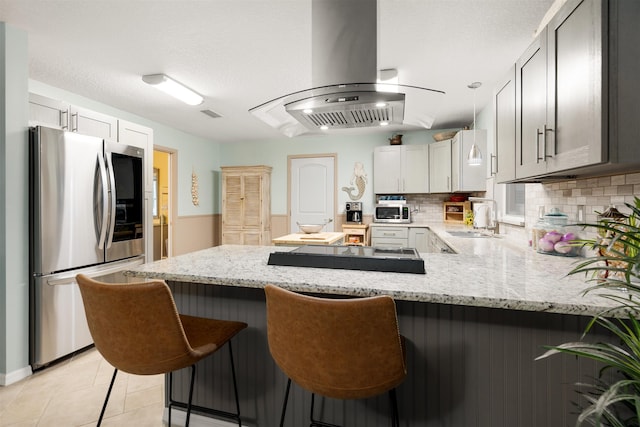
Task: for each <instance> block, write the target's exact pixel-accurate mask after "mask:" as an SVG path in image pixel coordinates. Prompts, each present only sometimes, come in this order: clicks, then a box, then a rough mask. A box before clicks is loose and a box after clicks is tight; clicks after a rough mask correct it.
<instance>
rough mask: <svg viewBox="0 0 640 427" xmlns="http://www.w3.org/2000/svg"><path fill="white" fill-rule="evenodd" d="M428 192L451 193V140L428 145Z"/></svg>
mask: <svg viewBox="0 0 640 427" xmlns="http://www.w3.org/2000/svg"><path fill="white" fill-rule="evenodd" d="M429 192H430V193H450V192H451V140H450V139H445V140H444V141H438V142H432V143H431V144H429Z"/></svg>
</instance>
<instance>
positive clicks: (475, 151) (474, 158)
mask: <svg viewBox="0 0 640 427" xmlns="http://www.w3.org/2000/svg"><path fill="white" fill-rule="evenodd" d="M480 86H482V83H480V82H473V83H471V84H470V85H468V86H467V87H468V88H469V89H473V144H472V145H471V150H469V155H468V156H467V163H468V164H469V165H471V166H478V165H481V164H482V153H481V152H480V148H478V146H477V145H476V91H475V90H476V89H478V88H479V87H480Z"/></svg>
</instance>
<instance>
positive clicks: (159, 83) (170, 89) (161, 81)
mask: <svg viewBox="0 0 640 427" xmlns="http://www.w3.org/2000/svg"><path fill="white" fill-rule="evenodd" d="M142 81H143V82H145V83H147V84H150V85H151V86H154V87H156V88H157V89H160V90H161V91H163V92H164V93H167V94H169V95H171V96H173V97H174V98H177V99H179V100H180V101H182V102H184V103H185V104H189V105H200V104H202V102H203V101H204V98H203V97H202V95H200V94H198V93H196V92H194V91H193V90H191V89H189V88H188V87H186V86H185V85H183V84H182V83H179V82H177V81H175V80H174V79H172V78H171V77H169V76H166V75H164V74H147V75H146V76H142Z"/></svg>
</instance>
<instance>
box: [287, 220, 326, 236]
mask: <svg viewBox="0 0 640 427" xmlns="http://www.w3.org/2000/svg"><path fill="white" fill-rule="evenodd" d="M332 221H333V219H331V218H330V219H328V220H326V221H325V222H324V224H300V223H299V222H296V224H298V228H300V231H302V232H303V233H307V234H310V233H319V232H320V231H322V229H323V228H324V226H325V225H327V224H329V223H330V222H332Z"/></svg>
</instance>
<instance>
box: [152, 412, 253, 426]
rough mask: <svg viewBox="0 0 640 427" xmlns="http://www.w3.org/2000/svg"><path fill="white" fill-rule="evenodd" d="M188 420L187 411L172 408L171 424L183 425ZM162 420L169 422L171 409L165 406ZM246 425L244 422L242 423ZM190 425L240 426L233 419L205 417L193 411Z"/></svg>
mask: <svg viewBox="0 0 640 427" xmlns="http://www.w3.org/2000/svg"><path fill="white" fill-rule="evenodd" d="M186 420H187V413H186V412H185V411H183V410H181V409H178V408H174V409H172V410H171V424H172V425H173V426H183V425H184V422H185V421H186ZM162 421H164V422H165V423H168V422H169V410H168V409H167V408H164V413H163V415H162ZM242 425H243V427H244V425H245V424H244V423H243V424H242ZM189 426H190V427H238V424H236V423H235V422H231V421H223V420H219V419H217V418H211V417H205V416H204V415H198V414H194V413H193V412H192V413H191V418H190V419H189Z"/></svg>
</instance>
